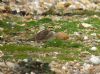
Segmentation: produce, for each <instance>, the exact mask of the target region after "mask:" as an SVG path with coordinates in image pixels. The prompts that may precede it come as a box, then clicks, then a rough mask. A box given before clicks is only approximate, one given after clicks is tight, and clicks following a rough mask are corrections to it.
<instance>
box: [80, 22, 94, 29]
mask: <svg viewBox="0 0 100 74" xmlns="http://www.w3.org/2000/svg"><path fill="white" fill-rule="evenodd" d="M80 27H83V28H93V26H92V25H91V24H88V23H81V25H80Z"/></svg>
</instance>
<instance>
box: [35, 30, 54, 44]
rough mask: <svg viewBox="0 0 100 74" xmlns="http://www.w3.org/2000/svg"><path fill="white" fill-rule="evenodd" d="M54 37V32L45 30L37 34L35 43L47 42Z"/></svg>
mask: <svg viewBox="0 0 100 74" xmlns="http://www.w3.org/2000/svg"><path fill="white" fill-rule="evenodd" d="M53 35H54V34H53V32H52V31H50V30H47V29H45V30H42V31H40V32H39V33H37V34H36V36H35V37H34V41H36V42H38V43H40V42H45V41H47V40H48V39H50V38H51V37H53Z"/></svg>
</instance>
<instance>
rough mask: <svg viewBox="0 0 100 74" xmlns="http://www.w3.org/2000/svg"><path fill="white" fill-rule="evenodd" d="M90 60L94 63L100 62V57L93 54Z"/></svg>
mask: <svg viewBox="0 0 100 74" xmlns="http://www.w3.org/2000/svg"><path fill="white" fill-rule="evenodd" d="M89 61H90V62H91V63H93V64H100V58H99V57H98V56H95V55H91V57H90V59H89Z"/></svg>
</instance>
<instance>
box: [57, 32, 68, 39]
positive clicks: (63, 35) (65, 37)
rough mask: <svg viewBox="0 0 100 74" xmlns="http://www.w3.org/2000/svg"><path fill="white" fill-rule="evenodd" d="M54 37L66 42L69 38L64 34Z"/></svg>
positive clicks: (59, 33)
mask: <svg viewBox="0 0 100 74" xmlns="http://www.w3.org/2000/svg"><path fill="white" fill-rule="evenodd" d="M55 37H56V38H57V39H60V40H67V39H69V36H68V35H67V34H66V33H64V32H58V33H56V35H55Z"/></svg>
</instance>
